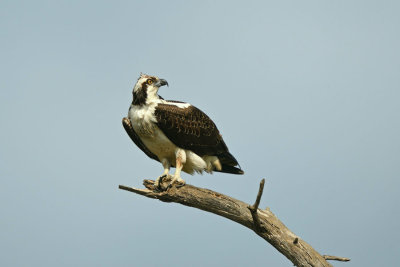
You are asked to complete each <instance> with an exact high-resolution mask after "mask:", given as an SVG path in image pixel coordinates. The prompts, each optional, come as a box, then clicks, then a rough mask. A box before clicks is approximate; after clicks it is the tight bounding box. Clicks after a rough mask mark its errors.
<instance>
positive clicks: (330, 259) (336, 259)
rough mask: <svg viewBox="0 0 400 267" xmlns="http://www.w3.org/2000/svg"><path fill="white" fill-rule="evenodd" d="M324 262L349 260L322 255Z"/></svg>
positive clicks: (347, 259)
mask: <svg viewBox="0 0 400 267" xmlns="http://www.w3.org/2000/svg"><path fill="white" fill-rule="evenodd" d="M322 257H324V259H325V260H327V261H350V259H349V258H344V257H336V256H330V255H322Z"/></svg>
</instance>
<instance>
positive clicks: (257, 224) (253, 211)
mask: <svg viewBox="0 0 400 267" xmlns="http://www.w3.org/2000/svg"><path fill="white" fill-rule="evenodd" d="M264 184H265V179H262V180H261V182H260V188H259V189H258V194H257V198H256V202H254V205H251V206H250V205H249V206H248V207H247V208H248V209H249V210H250V212H251V216H252V217H253V223H254V227H255V231H257V232H260V231H261V223H260V218H258V212H257V211H258V206H259V205H260V200H261V196H262V193H263V190H264Z"/></svg>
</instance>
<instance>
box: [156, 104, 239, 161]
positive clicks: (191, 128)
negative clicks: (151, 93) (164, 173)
mask: <svg viewBox="0 0 400 267" xmlns="http://www.w3.org/2000/svg"><path fill="white" fill-rule="evenodd" d="M155 116H156V118H157V126H158V127H159V128H160V130H161V131H163V133H164V134H165V135H166V136H167V137H168V138H169V140H171V142H173V143H174V144H175V145H176V146H178V147H181V148H183V149H188V150H191V151H193V152H194V153H196V154H197V155H199V156H205V155H209V156H218V157H219V158H220V160H221V163H222V164H228V165H231V166H236V165H238V162H237V160H236V159H235V158H234V157H233V156H232V155H231V154H230V153H229V151H228V147H227V146H226V144H225V142H224V140H223V139H222V136H221V134H220V133H219V131H218V129H217V126H216V125H215V123H214V122H213V121H212V120H211V119H210V118H209V117H208V116H207V115H206V114H205V113H204V112H202V111H201V110H200V109H198V108H196V107H194V106H189V107H187V108H180V107H177V106H175V105H168V104H158V105H157V106H156V109H155Z"/></svg>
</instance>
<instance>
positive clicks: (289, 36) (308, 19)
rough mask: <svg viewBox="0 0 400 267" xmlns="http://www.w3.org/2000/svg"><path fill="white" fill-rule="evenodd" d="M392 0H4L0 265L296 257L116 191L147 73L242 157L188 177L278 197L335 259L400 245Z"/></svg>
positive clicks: (399, 109)
mask: <svg viewBox="0 0 400 267" xmlns="http://www.w3.org/2000/svg"><path fill="white" fill-rule="evenodd" d="M399 8H400V4H399V2H397V1H258V2H257V1H251V2H250V1H249V2H247V3H245V2H244V1H197V2H196V3H193V2H192V3H189V1H126V2H124V1H40V0H39V1H1V3H0V32H1V34H0V46H1V49H0V58H1V64H0V87H1V90H0V125H1V131H0V179H1V180H0V211H1V217H0V229H1V230H0V254H1V256H0V265H1V266H132V265H133V264H136V266H188V265H190V266H243V265H247V266H266V265H267V266H291V263H290V262H289V261H288V260H287V259H286V258H284V257H283V256H282V255H281V254H279V253H278V252H277V251H276V250H275V249H274V248H273V247H272V246H270V245H269V244H268V243H266V242H265V241H264V240H262V239H261V238H259V237H258V236H257V235H255V234H254V233H252V232H251V231H250V230H248V229H246V228H244V227H242V226H239V225H237V224H235V223H233V222H231V221H228V220H226V219H224V218H221V217H218V216H216V215H213V214H207V213H205V212H202V211H199V210H195V209H192V208H188V207H184V206H181V205H176V204H166V203H162V202H159V201H155V200H151V199H147V198H144V197H141V196H138V195H134V194H132V193H128V192H125V191H121V190H118V189H117V188H118V185H119V184H124V185H128V186H136V187H141V182H142V179H144V178H154V177H157V176H158V175H159V174H160V173H161V172H162V168H161V165H160V164H159V163H158V162H155V161H152V160H150V159H149V158H147V157H146V156H145V155H144V154H143V153H142V152H141V151H140V150H139V149H138V148H136V147H135V146H134V144H133V143H132V142H131V141H130V139H129V137H128V136H127V135H126V133H125V132H124V130H123V128H122V126H121V118H122V117H123V116H126V114H127V110H128V107H129V104H130V102H131V91H132V87H133V85H134V83H135V82H136V79H137V78H138V76H139V74H140V72H144V73H148V74H152V75H157V76H159V77H162V78H164V79H166V80H167V81H168V82H169V85H170V86H169V87H165V88H164V87H163V88H162V89H161V90H160V94H161V95H162V96H163V97H164V98H166V99H175V100H181V101H187V102H190V103H192V104H194V105H196V106H197V107H199V108H200V109H202V110H203V111H205V112H206V113H207V114H209V115H210V116H211V117H212V118H213V120H214V121H215V122H216V123H217V125H218V127H219V129H220V131H221V132H222V134H223V136H224V139H225V141H226V143H227V144H228V146H229V148H230V150H231V152H232V153H233V154H234V155H235V157H236V158H237V159H238V161H239V162H240V164H241V166H242V167H243V169H244V170H245V171H246V174H245V175H244V176H232V175H226V174H214V175H203V176H201V175H195V176H190V175H188V174H186V175H184V176H183V178H185V179H186V181H187V182H188V183H190V184H194V185H196V186H200V187H206V188H210V189H212V190H215V191H218V192H221V193H225V194H228V195H230V196H233V197H235V198H238V199H241V200H243V201H246V202H248V203H253V202H254V199H255V197H256V193H257V190H258V184H259V181H260V180H261V178H266V188H265V191H264V196H263V199H262V201H261V207H262V208H264V207H266V206H269V207H270V208H271V210H272V211H273V212H274V213H275V214H276V215H277V216H278V217H279V218H280V219H281V220H282V221H283V222H284V223H285V224H286V225H287V226H288V227H289V228H290V229H291V230H292V231H293V232H294V233H296V234H297V235H299V236H300V237H301V238H303V239H304V240H305V241H307V242H308V243H310V244H311V245H312V246H313V247H314V248H315V249H317V250H318V251H319V252H320V253H322V254H333V255H338V256H346V257H350V258H351V259H352V261H351V262H350V263H337V264H336V265H337V266H396V265H397V264H398V257H399V255H400V242H399V240H400V231H398V226H399V220H400V205H399V203H400V180H399V176H400V141H399V136H400V124H399V119H400V104H399V99H400V75H399V73H400V52H399V51H400V50H399V47H400V38H399V33H400V16H399Z"/></svg>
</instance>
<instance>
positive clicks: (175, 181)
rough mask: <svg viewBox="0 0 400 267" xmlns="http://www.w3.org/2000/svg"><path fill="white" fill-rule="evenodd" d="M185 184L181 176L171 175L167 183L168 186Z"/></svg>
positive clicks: (177, 186)
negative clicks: (169, 181) (170, 179)
mask: <svg viewBox="0 0 400 267" xmlns="http://www.w3.org/2000/svg"><path fill="white" fill-rule="evenodd" d="M185 184H186V182H185V180H183V179H182V178H181V177H179V176H173V177H172V181H171V183H170V184H169V185H168V188H170V187H172V186H173V185H174V186H175V187H176V188H180V187H182V186H184V185H185Z"/></svg>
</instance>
